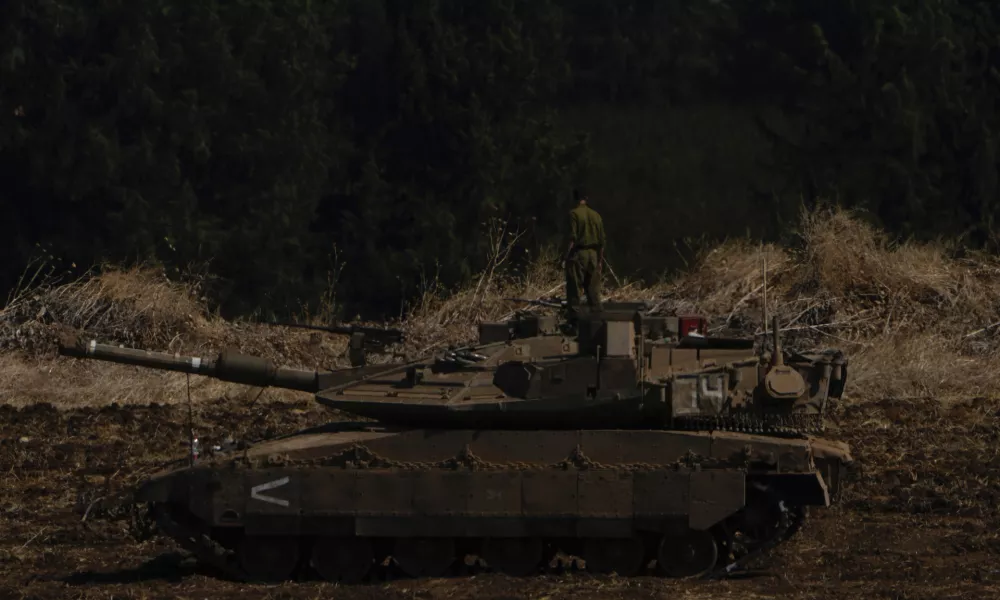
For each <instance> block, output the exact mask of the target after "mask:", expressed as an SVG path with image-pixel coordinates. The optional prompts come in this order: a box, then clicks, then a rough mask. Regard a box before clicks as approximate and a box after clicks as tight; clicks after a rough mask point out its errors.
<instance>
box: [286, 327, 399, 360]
mask: <svg viewBox="0 0 1000 600" xmlns="http://www.w3.org/2000/svg"><path fill="white" fill-rule="evenodd" d="M271 325H279V326H281V327H293V328H296V329H313V330H316V331H326V332H327V333H338V334H341V335H349V336H351V339H350V342H349V343H348V358H349V359H350V361H351V366H352V367H363V366H365V365H366V364H368V352H369V351H374V352H381V351H383V350H385V347H386V346H388V345H390V344H399V343H402V342H403V341H404V339H405V337H404V335H403V332H402V331H400V330H399V329H388V328H380V327H364V326H361V325H307V324H305V323H294V322H290V321H275V322H272V323H271Z"/></svg>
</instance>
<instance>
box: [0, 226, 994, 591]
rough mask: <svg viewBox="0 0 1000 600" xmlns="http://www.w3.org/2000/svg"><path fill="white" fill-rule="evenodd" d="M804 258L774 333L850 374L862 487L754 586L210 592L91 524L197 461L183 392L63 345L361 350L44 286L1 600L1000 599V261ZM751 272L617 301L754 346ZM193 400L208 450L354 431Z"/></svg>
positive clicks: (417, 584) (18, 418) (530, 284)
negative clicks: (706, 319)
mask: <svg viewBox="0 0 1000 600" xmlns="http://www.w3.org/2000/svg"><path fill="white" fill-rule="evenodd" d="M801 238H802V239H801V240H800V241H799V242H797V243H796V244H793V245H792V246H790V247H788V248H777V247H774V246H768V247H766V248H765V250H766V256H767V273H768V285H769V287H768V299H769V303H768V304H769V306H768V312H769V314H770V315H772V316H773V315H777V316H778V317H779V319H780V322H781V324H782V328H783V331H784V336H785V341H786V343H787V345H788V346H798V347H803V349H805V348H808V347H810V346H813V347H815V346H820V347H822V346H830V345H833V346H839V347H841V348H843V349H844V350H846V351H847V353H848V356H849V357H850V361H851V363H850V368H849V382H848V392H847V393H848V397H847V398H846V400H845V401H844V402H843V404H841V405H839V406H837V407H835V411H834V413H833V414H832V415H831V419H830V421H829V431H828V435H829V436H830V437H833V438H835V439H841V440H844V441H846V442H848V443H849V444H850V445H851V447H852V452H853V454H854V457H855V459H856V461H857V465H858V469H857V472H856V473H855V474H854V475H853V477H852V478H851V479H850V480H849V481H848V482H847V488H846V492H845V494H844V495H843V497H842V498H841V499H840V502H839V503H838V504H837V505H836V506H834V507H832V508H830V509H828V510H819V511H813V513H812V516H811V518H810V520H809V521H808V522H807V524H806V526H805V527H803V529H802V530H801V531H800V532H799V533H798V534H797V536H796V537H795V538H794V539H793V540H791V541H790V542H788V543H786V544H785V545H783V546H781V547H779V548H778V549H776V550H775V551H774V552H772V553H771V554H770V555H769V556H768V557H766V558H767V560H766V561H765V562H764V563H763V566H762V567H761V568H760V569H759V570H758V571H756V572H755V573H754V574H753V575H752V576H744V577H741V578H739V579H734V580H729V581H719V582H706V581H693V582H692V581H688V582H675V581H667V580H662V579H657V578H650V577H647V578H637V579H631V580H622V579H614V578H600V577H593V576H590V575H587V574H585V573H580V572H573V571H572V570H570V571H567V572H563V573H557V574H551V575H546V576H543V577H537V578H532V579H511V578H507V577H501V576H495V575H491V574H483V573H476V574H465V575H461V576H456V577H451V578H446V579H435V580H419V581H414V580H408V579H388V580H383V581H379V582H376V583H371V584H366V585H362V586H356V587H340V588H335V587H333V586H330V585H328V584H324V583H321V582H316V581H309V582H301V583H295V584H285V585H279V586H263V585H245V584H238V583H233V582H230V581H226V580H224V579H222V578H220V577H219V576H217V575H215V574H213V573H210V572H201V571H199V570H198V569H196V568H195V567H194V566H193V565H192V564H191V563H190V561H188V560H186V559H185V558H184V556H183V555H182V554H181V553H179V552H178V550H177V548H176V547H174V546H173V545H172V544H170V543H168V542H165V541H163V540H152V541H146V542H138V541H136V540H135V539H134V538H133V537H131V536H130V534H129V530H128V528H127V526H126V521H123V520H120V519H117V517H116V515H114V514H110V513H108V512H106V511H103V510H100V509H99V507H100V506H101V504H100V503H99V502H97V501H99V500H100V499H101V498H102V497H107V496H108V495H109V493H111V492H113V491H114V490H115V489H118V488H119V487H121V486H125V485H128V484H129V483H131V482H133V481H135V480H136V479H137V478H138V477H140V476H141V475H142V474H143V473H144V472H145V471H147V470H150V469H152V468H154V467H156V466H157V465H159V464H162V463H163V462H165V461H167V460H170V459H173V458H178V457H182V456H184V454H185V451H186V447H185V444H186V439H187V438H186V435H187V433H186V427H185V423H186V420H187V410H186V407H185V404H184V403H183V401H184V399H185V398H186V397H187V383H188V380H187V379H186V378H185V377H184V376H183V375H179V374H174V373H169V374H165V373H157V372H150V371H141V370H139V369H135V368H132V367H124V366H121V365H108V364H104V363H93V362H88V361H74V360H72V359H66V358H61V357H57V356H56V355H55V352H54V345H53V343H52V342H53V341H54V338H55V335H56V334H57V332H58V330H60V329H61V328H66V327H69V328H71V329H75V330H78V331H79V330H82V331H86V332H87V334H88V335H90V336H93V337H95V338H97V339H99V340H101V341H102V342H107V343H115V344H124V345H128V346H132V347H140V348H150V349H156V350H168V351H171V352H184V353H197V354H198V355H201V356H205V355H210V354H211V353H214V352H216V351H218V350H219V349H221V348H223V347H236V348H238V349H240V350H242V351H244V352H250V353H254V354H260V355H263V356H266V357H269V358H273V359H275V360H278V361H279V362H281V363H282V364H292V365H297V366H306V367H311V368H320V367H332V366H338V365H343V364H344V363H345V357H344V350H345V346H346V341H345V340H336V339H335V338H328V337H324V336H316V335H311V334H310V333H308V332H290V331H288V330H284V329H281V328H277V329H275V328H268V327H264V326H259V325H254V324H248V323H227V322H225V321H223V320H222V319H220V318H219V317H218V316H217V315H213V314H212V313H211V311H210V310H209V309H208V308H207V307H205V306H204V305H203V304H202V303H201V300H200V299H199V298H198V297H197V294H196V293H192V292H191V290H189V289H186V288H185V287H184V286H183V285H180V284H177V283H176V282H170V281H166V280H165V278H164V277H163V276H162V274H157V273H155V272H149V271H132V272H111V273H105V274H103V275H101V276H99V277H95V278H91V279H88V280H86V281H81V282H72V283H69V284H65V283H64V284H61V285H51V286H38V287H37V288H36V289H33V290H29V291H26V292H24V293H22V294H20V295H18V296H16V297H15V298H14V299H13V300H12V301H10V302H8V304H7V305H6V306H5V307H4V308H3V309H2V310H0V490H2V492H3V499H2V501H0V599H3V598H160V597H162V598H178V597H179V598H236V597H239V598H245V597H246V598H320V597H324V598H328V597H336V598H347V599H350V598H469V599H472V598H476V599H480V598H482V599H488V598H494V599H501V598H535V599H542V598H548V599H555V598H645V597H665V598H739V599H748V598H838V599H840V598H852V597H860V598H871V599H874V598H893V599H901V598H935V599H939V598H996V597H1000V560H998V559H1000V509H998V507H1000V479H998V477H997V473H998V470H1000V429H998V425H1000V422H998V421H1000V398H998V397H997V393H996V390H997V389H1000V333H998V332H1000V327H998V326H1000V261H998V260H997V259H996V258H994V257H988V256H987V257H983V256H974V255H970V254H969V253H965V252H960V251H953V250H951V249H949V248H947V247H943V246H920V245H912V244H903V245H894V244H890V243H888V242H887V241H886V240H885V239H884V238H883V237H882V236H881V235H880V234H879V233H878V232H876V231H872V230H871V229H870V228H868V227H866V226H864V225H862V224H860V223H859V222H858V221H856V220H854V219H852V218H851V217H850V216H849V215H844V214H843V213H839V212H834V213H830V214H822V215H807V216H806V218H805V219H804V224H803V227H802V234H801ZM757 249H758V246H757V245H756V244H753V243H747V242H740V241H736V242H734V243H732V244H728V245H724V246H722V247H720V248H719V249H717V250H715V251H713V252H710V253H709V254H708V255H706V256H705V257H702V259H701V260H700V262H699V263H698V264H697V265H694V266H693V267H692V269H691V271H690V272H689V273H686V274H684V275H683V276H682V277H680V278H678V279H676V280H674V281H672V282H667V283H663V284H661V285H659V286H653V287H642V286H639V285H636V284H633V283H630V282H618V281H616V282H615V285H614V286H609V296H610V297H612V298H628V299H644V300H649V301H651V302H653V303H654V304H658V305H662V306H663V307H664V308H665V309H666V310H668V311H676V312H691V311H697V312H701V313H702V314H706V315H709V316H710V317H711V324H712V329H713V331H714V332H725V331H729V332H735V333H738V334H741V335H760V333H761V331H762V327H761V325H762V323H761V321H760V315H761V313H762V310H761V308H762V307H761V304H760V298H761V294H760V290H761V288H762V284H763V282H762V277H761V271H760V265H761V260H760V256H759V255H758V254H757ZM545 264H547V263H546V262H545V261H540V263H539V265H545ZM558 288H559V279H558V274H557V273H554V272H552V271H551V265H550V266H549V270H548V271H546V270H545V268H542V267H539V268H538V269H536V270H534V271H532V272H529V273H527V274H526V275H525V276H524V277H523V278H521V279H519V280H517V281H506V280H502V279H501V278H499V276H496V277H495V276H494V272H493V271H490V272H489V273H487V274H484V275H483V277H482V278H480V279H479V280H478V281H475V282H473V284H472V285H470V286H469V287H468V288H467V289H462V290H458V291H455V292H453V293H450V294H446V295H438V296H434V297H431V296H428V297H427V298H425V300H424V302H422V303H419V304H418V305H417V306H416V307H414V308H413V310H412V311H411V312H410V314H409V317H408V318H407V320H406V321H405V322H403V323H401V324H400V326H401V327H402V328H403V329H405V331H406V332H407V335H408V342H407V347H406V351H408V352H414V353H418V354H422V353H424V352H426V351H427V350H428V349H430V348H433V347H435V346H436V345H438V344H442V343H447V342H449V341H452V342H453V341H456V340H463V339H468V337H469V336H470V335H472V334H473V333H474V331H475V324H476V323H477V322H478V321H480V320H495V319H500V318H505V317H508V316H509V315H510V311H511V310H512V308H513V307H512V306H511V305H510V303H509V302H504V301H503V298H504V297H511V296H517V297H533V298H537V297H542V296H545V295H548V294H552V293H555V292H557V291H558ZM190 385H191V396H192V398H193V399H194V405H195V424H196V430H197V431H198V432H199V434H200V437H201V438H202V441H203V443H205V444H206V445H210V444H212V443H214V442H215V441H218V440H221V439H223V438H225V437H227V436H232V437H233V438H234V439H250V440H253V439H260V438H266V437H270V436H273V435H277V434H282V433H288V432H292V431H295V430H297V429H301V428H305V427H308V426H315V425H317V424H319V423H322V422H324V421H327V420H331V419H335V418H338V417H337V415H334V414H331V413H327V412H324V411H323V410H322V409H321V408H320V407H318V406H314V405H313V404H312V403H311V402H310V400H309V397H308V396H307V395H305V394H295V393H291V392H288V393H284V392H280V391H276V390H267V391H266V392H264V393H260V390H258V389H256V388H248V387H246V386H235V385H229V384H222V383H220V382H215V381H211V380H208V379H205V378H200V377H191V379H190ZM95 507H98V508H95ZM88 509H89V511H88Z"/></svg>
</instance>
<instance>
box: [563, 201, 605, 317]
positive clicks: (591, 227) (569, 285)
mask: <svg viewBox="0 0 1000 600" xmlns="http://www.w3.org/2000/svg"><path fill="white" fill-rule="evenodd" d="M569 235H570V239H571V240H572V242H573V251H572V254H571V255H570V256H569V259H568V260H567V261H566V303H567V304H568V308H569V313H570V315H571V316H576V315H577V312H578V309H579V306H580V291H581V290H580V288H581V287H582V288H583V291H585V292H586V294H587V306H588V307H589V308H590V310H591V311H595V310H598V311H599V310H601V281H600V279H601V278H600V277H599V271H600V267H601V265H600V260H601V250H602V249H603V248H604V246H605V243H606V241H607V240H606V238H605V236H604V221H602V220H601V215H599V214H597V211H595V210H594V209H592V208H590V207H589V206H587V205H585V204H581V205H579V206H577V207H576V208H574V209H573V210H571V211H570V213H569Z"/></svg>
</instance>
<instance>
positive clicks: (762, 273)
mask: <svg viewBox="0 0 1000 600" xmlns="http://www.w3.org/2000/svg"><path fill="white" fill-rule="evenodd" d="M757 253H758V254H760V276H761V278H762V279H763V280H764V284H763V289H764V294H763V295H764V297H763V302H762V304H761V310H762V311H763V312H764V320H763V324H764V339H763V340H762V341H761V344H760V352H761V354H763V353H764V344H766V343H767V256H766V255H765V254H764V242H763V241H761V242H760V248H759V249H758V250H757Z"/></svg>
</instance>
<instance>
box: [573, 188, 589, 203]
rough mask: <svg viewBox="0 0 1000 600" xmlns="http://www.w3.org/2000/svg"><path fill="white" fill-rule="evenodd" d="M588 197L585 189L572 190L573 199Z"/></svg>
mask: <svg viewBox="0 0 1000 600" xmlns="http://www.w3.org/2000/svg"><path fill="white" fill-rule="evenodd" d="M589 197H590V196H589V195H587V190H585V189H583V188H576V189H574V190H573V199H574V200H583V199H584V198H589Z"/></svg>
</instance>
